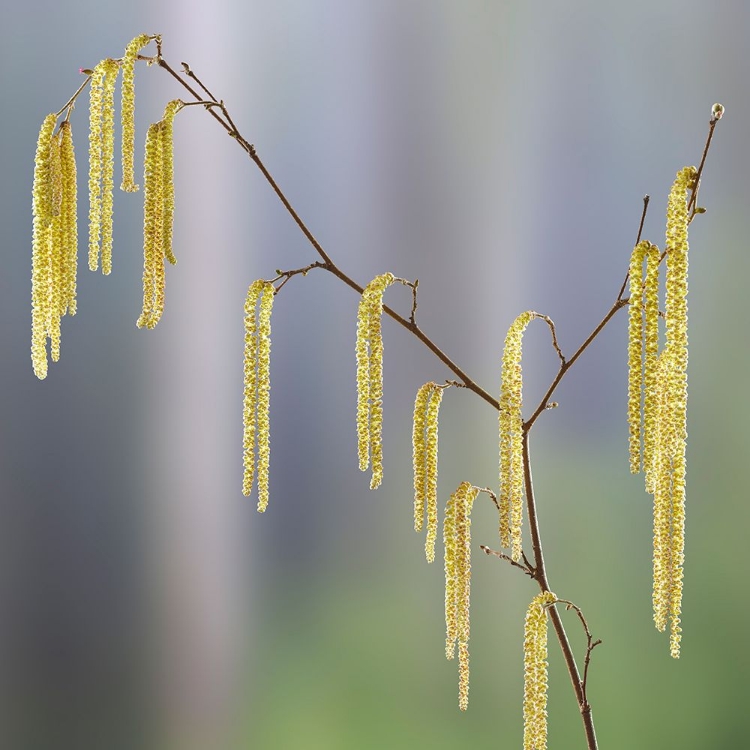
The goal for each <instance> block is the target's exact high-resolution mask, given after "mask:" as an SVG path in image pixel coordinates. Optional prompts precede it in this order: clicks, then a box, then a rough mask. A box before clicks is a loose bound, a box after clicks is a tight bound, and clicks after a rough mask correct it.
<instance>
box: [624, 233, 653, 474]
mask: <svg viewBox="0 0 750 750" xmlns="http://www.w3.org/2000/svg"><path fill="white" fill-rule="evenodd" d="M644 258H648V263H647V270H646V279H645V281H644V280H643V272H642V266H643V260H644ZM629 275H630V306H629V310H628V313H629V324H628V427H629V446H630V471H631V472H632V473H633V474H637V473H638V472H639V471H640V469H641V394H642V393H643V392H644V389H645V391H646V393H647V394H648V392H649V386H650V384H651V381H652V379H653V370H654V365H655V361H656V360H655V358H656V354H657V349H658V344H659V329H658V323H659V303H658V293H659V289H658V284H659V248H657V247H656V245H652V244H651V243H650V242H648V241H647V240H643V241H642V242H640V243H638V244H637V245H636V246H635V247H634V248H633V253H632V255H631V256H630V273H629ZM644 317H645V323H644ZM644 336H645V340H646V343H645V349H646V356H645V362H644V356H643V352H644ZM650 408H651V409H652V404H651V403H650V401H649V400H648V395H647V401H646V409H645V411H646V412H648V411H649V409H650ZM645 421H646V423H648V422H649V419H648V417H646V419H645ZM649 440H650V433H649V432H648V431H646V432H645V435H644V441H645V444H644V460H646V459H645V455H646V452H647V450H646V445H648V446H649V447H648V450H651V448H650V443H649Z"/></svg>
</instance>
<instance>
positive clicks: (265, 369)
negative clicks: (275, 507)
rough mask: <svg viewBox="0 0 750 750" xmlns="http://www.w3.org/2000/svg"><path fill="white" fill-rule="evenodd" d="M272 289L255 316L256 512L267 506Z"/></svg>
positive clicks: (269, 286)
mask: <svg viewBox="0 0 750 750" xmlns="http://www.w3.org/2000/svg"><path fill="white" fill-rule="evenodd" d="M274 295H275V290H274V287H273V285H272V284H270V283H266V285H265V287H264V289H263V296H262V297H261V299H260V310H259V313H258V378H257V379H258V414H257V417H256V419H257V425H258V426H257V433H258V511H259V512H260V513H263V512H264V511H265V510H266V508H267V507H268V466H269V459H270V455H271V449H270V421H269V416H268V415H269V407H270V390H271V310H272V308H273V300H274Z"/></svg>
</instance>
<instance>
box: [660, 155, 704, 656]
mask: <svg viewBox="0 0 750 750" xmlns="http://www.w3.org/2000/svg"><path fill="white" fill-rule="evenodd" d="M696 177H697V170H696V169H695V167H684V168H683V169H681V170H680V171H679V172H678V173H677V177H676V178H675V181H674V184H673V185H672V190H671V191H670V193H669V201H668V203H667V272H666V302H665V312H664V317H665V320H666V331H667V334H666V345H665V349H666V355H667V359H666V363H667V365H668V367H669V374H668V377H667V384H668V385H667V389H668V392H667V398H666V402H667V403H666V406H667V412H668V414H667V415H664V416H665V417H666V423H667V425H668V429H669V432H670V433H671V435H670V438H671V439H670V443H671V445H670V446H669V455H668V457H667V462H666V463H665V465H664V466H665V473H666V472H669V474H670V477H669V478H670V480H671V484H670V492H669V496H670V501H671V503H670V506H671V507H670V516H671V548H670V557H669V563H670V570H669V620H670V652H671V655H672V656H673V657H674V658H679V656H680V640H681V632H682V629H681V628H680V612H681V609H682V580H683V563H684V550H685V475H686V469H685V452H686V445H687V363H688V332H687V320H688V308H687V292H688V224H689V216H688V208H687V198H688V195H689V193H690V190H691V189H692V188H693V187H694V183H695V180H696ZM663 418H664V417H663ZM663 484H666V479H665V481H664V482H663Z"/></svg>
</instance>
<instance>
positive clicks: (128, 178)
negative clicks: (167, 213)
mask: <svg viewBox="0 0 750 750" xmlns="http://www.w3.org/2000/svg"><path fill="white" fill-rule="evenodd" d="M151 39H152V37H150V36H148V34H141V35H140V36H137V37H136V38H135V39H133V40H132V41H131V42H130V43H129V44H128V46H127V47H126V48H125V54H124V55H123V58H122V107H121V116H122V184H121V185H120V190H125V191H126V192H128V193H134V192H136V191H137V190H138V185H136V184H135V166H134V161H135V61H136V59H137V58H138V52H140V50H141V49H143V47H145V46H146V45H147V44H148V43H149V42H150V41H151Z"/></svg>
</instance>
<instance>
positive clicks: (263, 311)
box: [242, 279, 276, 513]
mask: <svg viewBox="0 0 750 750" xmlns="http://www.w3.org/2000/svg"><path fill="white" fill-rule="evenodd" d="M275 293H276V292H275V289H274V286H273V284H271V283H270V282H268V281H264V280H262V279H258V280H257V281H254V282H253V283H252V284H251V285H250V287H249V288H248V290H247V297H246V299H245V360H244V399H243V408H242V414H243V463H244V476H243V482H242V494H243V495H249V494H250V493H251V492H252V487H253V480H254V479H255V471H256V456H257V477H258V511H259V512H260V513H263V512H264V511H265V510H266V508H267V507H268V468H269V459H270V421H269V407H270V388H271V311H272V308H273V299H274V295H275ZM258 308H259V309H258ZM256 441H257V452H256Z"/></svg>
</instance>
